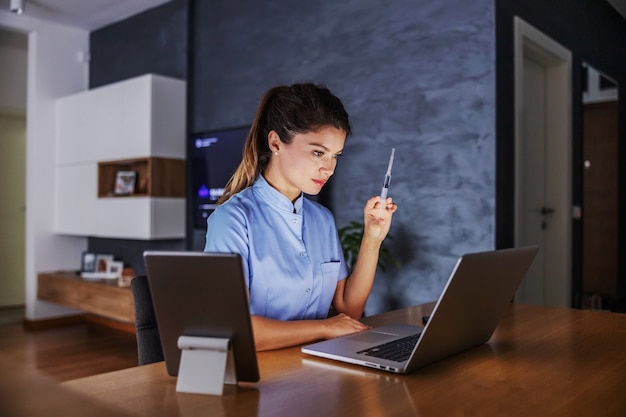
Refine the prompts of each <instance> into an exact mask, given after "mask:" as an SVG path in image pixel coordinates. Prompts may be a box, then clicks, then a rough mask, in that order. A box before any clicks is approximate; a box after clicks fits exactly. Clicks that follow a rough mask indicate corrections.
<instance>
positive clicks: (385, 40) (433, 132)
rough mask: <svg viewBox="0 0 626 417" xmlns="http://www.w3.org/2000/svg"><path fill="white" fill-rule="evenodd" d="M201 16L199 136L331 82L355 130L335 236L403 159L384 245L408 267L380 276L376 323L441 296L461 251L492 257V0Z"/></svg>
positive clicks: (373, 307) (373, 306) (241, 5)
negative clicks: (278, 98) (275, 92)
mask: <svg viewBox="0 0 626 417" xmlns="http://www.w3.org/2000/svg"><path fill="white" fill-rule="evenodd" d="M194 7H195V10H194V13H193V16H194V19H193V22H192V23H193V24H194V31H195V35H194V36H193V40H192V41H191V42H192V45H193V48H192V49H193V52H194V57H193V61H194V64H193V66H192V67H191V68H190V70H191V73H190V78H189V81H190V85H192V86H193V88H192V91H191V92H190V93H191V95H192V96H191V99H192V101H191V106H192V108H193V118H192V120H191V125H190V127H191V129H192V130H194V131H202V130H212V129H218V128H223V127H228V126H240V125H244V124H248V123H250V121H251V120H252V118H253V116H254V111H255V108H256V105H257V103H258V100H259V99H260V97H261V95H262V93H263V92H264V91H265V90H266V89H267V88H269V87H271V86H273V85H275V84H279V83H292V82H296V81H313V82H317V83H323V84H326V85H327V86H328V87H329V88H330V89H331V90H332V91H333V92H334V93H335V94H337V95H338V96H339V97H340V98H341V99H342V100H343V102H344V104H345V106H346V108H347V110H348V112H349V113H350V116H351V121H352V125H353V132H354V134H353V136H352V137H350V138H349V139H348V141H347V143H346V148H345V152H344V156H343V157H342V158H341V160H340V162H339V166H338V168H337V171H336V173H335V176H334V177H333V179H332V181H331V192H330V194H331V195H330V207H331V209H332V211H333V212H334V214H335V216H336V221H337V225H338V226H339V227H342V226H344V225H346V224H348V223H349V222H350V221H352V220H360V219H362V209H363V205H364V203H365V201H366V200H367V199H368V198H369V197H371V196H373V195H377V194H378V193H379V192H380V188H381V186H382V181H383V177H384V174H385V169H386V166H387V162H388V159H389V154H390V152H391V148H392V147H395V148H396V159H395V163H394V171H393V176H392V180H391V191H390V195H391V196H392V197H393V198H394V199H395V201H396V202H397V203H398V205H399V210H398V212H397V214H396V215H395V218H394V223H393V226H392V229H391V235H392V236H393V240H389V241H388V243H387V244H388V246H389V248H390V250H391V251H392V252H393V253H394V254H395V255H396V256H397V257H398V258H400V260H401V262H402V267H401V269H399V270H396V269H393V268H392V269H390V270H388V272H387V273H379V274H378V276H377V280H376V284H375V287H374V290H373V293H372V296H371V297H370V301H369V303H368V308H367V312H368V314H369V313H375V312H378V311H382V310H387V309H389V308H392V307H399V306H408V305H411V304H415V303H420V302H426V301H432V300H435V299H437V297H438V296H439V294H440V292H441V290H442V288H443V285H444V283H445V281H446V279H447V277H448V275H449V273H450V272H451V270H452V268H453V266H454V263H455V261H456V259H457V257H458V256H459V255H460V254H462V253H464V252H468V251H478V250H485V249H491V248H493V247H494V233H495V232H494V223H495V220H494V211H495V208H494V205H495V132H494V131H495V39H494V32H495V21H494V13H495V11H494V4H493V1H492V0H477V1H473V2H467V1H465V0H448V1H445V2H442V1H435V0H432V1H422V2H415V1H412V0H396V1H393V2H391V3H389V2H388V3H385V4H384V5H383V3H381V2H380V1H378V0H344V1H341V2H337V1H335V0H319V1H316V2H294V1H286V0H285V1H264V2H258V1H253V0H240V1H236V2H233V1H226V0H208V1H196V2H195V6H194ZM199 233H200V235H201V234H202V232H199Z"/></svg>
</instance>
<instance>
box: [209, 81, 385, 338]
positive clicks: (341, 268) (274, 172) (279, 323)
mask: <svg viewBox="0 0 626 417" xmlns="http://www.w3.org/2000/svg"><path fill="white" fill-rule="evenodd" d="M349 134H350V122H349V120H348V114H347V113H346V111H345V110H344V108H343V105H342V103H341V101H340V100H339V99H338V98H337V97H335V96H334V95H333V94H332V93H331V92H330V91H329V90H328V89H327V88H325V87H322V86H317V85H314V84H310V83H304V84H294V85H291V86H278V87H274V88H272V89H270V90H269V91H268V92H267V93H266V94H265V95H264V97H263V98H262V100H261V103H260V104H259V108H258V110H257V114H256V116H255V119H254V122H253V123H252V126H251V128H250V133H249V134H248V137H247V139H246V143H245V145H244V152H243V160H242V162H241V164H240V165H239V167H238V168H237V170H236V171H235V173H234V174H233V176H232V178H231V179H230V181H229V182H228V184H227V186H226V189H225V191H224V195H223V196H222V198H221V199H220V201H219V202H218V207H217V208H216V209H215V211H214V212H213V213H212V214H211V216H209V218H208V221H207V235H206V245H205V249H204V250H205V251H206V252H233V253H239V254H240V255H241V256H242V257H243V263H244V270H245V277H246V280H247V285H248V290H249V295H250V312H251V314H252V327H253V330H254V338H255V342H256V347H257V350H269V349H277V348H281V347H286V346H293V345H297V344H301V343H306V342H310V341H313V340H318V339H328V338H333V337H337V336H341V335H345V334H349V333H354V332H358V331H361V330H364V329H366V328H367V326H365V325H364V324H362V323H360V322H359V321H358V319H359V318H360V317H361V316H362V314H363V309H364V307H365V303H366V301H367V298H368V296H369V294H370V291H371V288H372V284H373V282H374V275H375V272H376V266H377V264H378V254H379V250H380V246H381V244H382V242H383V239H384V238H385V236H387V233H388V232H389V227H390V224H391V217H392V214H393V213H394V212H395V211H396V205H395V204H394V203H393V202H392V200H391V198H387V199H386V201H383V202H381V201H380V197H372V198H370V199H369V200H368V201H367V203H366V205H365V209H364V225H365V228H364V229H365V230H364V235H363V240H362V242H361V248H360V251H359V255H358V258H357V261H356V264H355V265H354V268H353V270H352V272H350V273H349V271H348V267H347V266H346V263H345V260H344V257H343V253H342V250H341V244H340V242H339V238H338V235H337V229H336V226H335V221H334V218H333V216H332V214H331V213H330V211H329V210H328V209H327V208H325V207H323V206H322V205H320V204H317V203H315V202H312V201H310V200H308V199H305V198H304V197H303V193H306V194H310V195H317V194H318V193H319V192H320V191H321V189H322V187H323V186H324V184H325V183H326V181H328V179H329V178H330V176H331V175H333V172H334V170H335V167H336V165H337V159H338V158H339V156H340V155H341V153H342V151H343V147H344V142H345V140H346V137H347V135H349ZM380 204H384V208H386V210H382V215H381V218H380V219H378V218H377V215H378V207H379V205H380ZM331 305H332V307H333V308H334V310H336V311H337V312H338V314H337V315H335V316H333V317H328V311H329V308H330V307H331Z"/></svg>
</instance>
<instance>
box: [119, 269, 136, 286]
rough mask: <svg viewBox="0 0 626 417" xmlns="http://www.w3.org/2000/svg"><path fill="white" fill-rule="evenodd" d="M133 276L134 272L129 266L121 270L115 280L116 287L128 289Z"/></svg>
mask: <svg viewBox="0 0 626 417" xmlns="http://www.w3.org/2000/svg"><path fill="white" fill-rule="evenodd" d="M135 276H137V274H136V273H135V270H134V269H133V268H131V267H130V266H125V267H124V268H123V269H122V274H121V275H120V277H119V278H118V280H117V285H118V286H120V287H130V281H131V280H132V279H133V278H135Z"/></svg>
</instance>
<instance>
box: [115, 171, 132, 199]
mask: <svg viewBox="0 0 626 417" xmlns="http://www.w3.org/2000/svg"><path fill="white" fill-rule="evenodd" d="M136 181H137V172H136V171H117V173H116V174H115V188H114V190H113V194H114V195H131V194H133V193H134V192H135V183H136Z"/></svg>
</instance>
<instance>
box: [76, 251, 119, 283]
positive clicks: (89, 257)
mask: <svg viewBox="0 0 626 417" xmlns="http://www.w3.org/2000/svg"><path fill="white" fill-rule="evenodd" d="M112 266H113V271H112ZM123 267H124V264H123V263H122V262H114V258H113V255H110V254H101V253H91V252H83V263H82V268H81V272H80V276H81V278H85V279H118V277H119V276H120V274H121V271H122V269H123Z"/></svg>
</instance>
